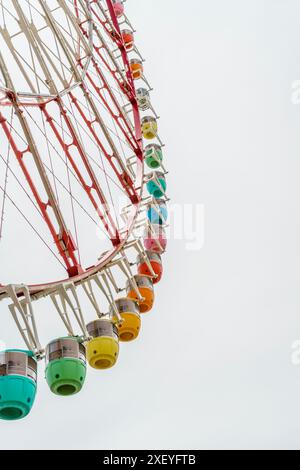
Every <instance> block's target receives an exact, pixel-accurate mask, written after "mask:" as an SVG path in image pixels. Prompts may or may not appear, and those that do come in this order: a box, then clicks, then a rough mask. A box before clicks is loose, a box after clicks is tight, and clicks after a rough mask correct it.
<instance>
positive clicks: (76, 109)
mask: <svg viewBox="0 0 300 470" xmlns="http://www.w3.org/2000/svg"><path fill="white" fill-rule="evenodd" d="M125 6H126V5H125V0H124V1H121V0H93V1H89V0H72V1H65V0H56V1H53V2H51V6H49V3H48V2H46V1H44V0H22V2H21V1H19V0H8V1H5V2H3V1H1V0H0V23H1V24H0V26H1V28H0V40H1V43H0V46H1V47H0V157H1V160H2V166H1V172H0V177H1V178H2V182H1V186H0V188H1V196H2V213H1V228H0V240H1V243H2V238H3V241H4V240H5V225H4V222H5V220H6V212H7V209H6V208H7V207H11V208H12V210H15V214H16V216H17V215H18V217H20V218H21V219H22V221H23V222H24V224H27V225H29V228H30V229H32V230H33V232H34V235H37V236H38V237H39V241H40V242H41V243H42V242H43V243H44V245H45V247H46V248H48V249H49V250H48V252H47V253H48V254H49V256H52V255H53V257H54V258H53V259H55V260H57V261H58V263H60V265H61V266H62V269H63V270H64V272H65V273H66V275H65V276H61V277H58V278H57V279H54V280H53V279H52V280H51V281H46V282H44V280H43V279H42V280H40V282H38V283H32V284H30V283H27V282H25V283H15V282H13V283H11V282H9V283H5V282H4V283H2V284H1V285H0V300H1V301H3V302H6V303H7V304H8V309H9V312H10V314H11V316H12V318H13V320H14V322H15V325H16V326H17V328H18V331H19V333H20V338H21V339H22V341H23V342H24V344H25V346H23V348H22V347H21V348H20V347H18V348H10V349H6V350H3V351H1V352H0V419H3V420H18V419H21V418H24V417H25V416H27V415H28V414H29V412H30V411H31V409H32V406H33V404H34V400H35V396H36V389H37V371H38V363H39V362H40V361H45V378H46V381H47V383H48V385H49V389H50V390H51V392H52V393H54V394H56V395H59V396H70V395H74V394H76V393H78V392H80V390H81V389H82V387H83V386H84V383H85V379H86V374H87V366H88V365H89V366H90V367H92V368H94V369H97V370H103V369H108V368H111V367H113V366H114V365H115V364H116V362H117V360H118V356H119V345H120V342H121V343H122V342H123V343H130V342H132V341H134V340H136V339H137V338H138V337H139V336H140V335H141V330H142V317H143V315H144V314H146V313H148V312H150V311H151V309H152V308H153V305H154V302H155V294H154V290H155V285H156V284H157V283H158V282H160V280H161V279H162V276H163V264H162V255H163V254H164V252H165V250H166V245H167V236H166V228H167V220H168V208H167V202H168V198H167V195H166V190H167V183H166V174H167V171H166V168H165V166H164V160H163V147H164V144H163V142H162V140H161V138H160V136H159V134H158V119H159V116H158V115H157V113H156V111H155V109H154V107H153V106H152V103H151V98H150V94H151V91H152V88H151V85H150V84H149V82H148V80H147V78H146V76H145V74H144V59H143V57H142V55H141V53H140V52H139V50H138V48H137V46H136V43H135V30H134V28H133V26H132V24H131V23H130V21H129V19H128V17H127V15H126V8H125ZM147 142H148V143H147ZM1 147H2V148H1ZM9 181H10V184H9ZM11 188H15V192H14V194H13V193H12V189H11ZM112 188H113V189H112ZM117 191H119V194H121V195H122V197H123V199H124V201H125V202H124V204H123V206H122V207H121V209H120V210H119V212H118V213H117V211H115V210H112V208H111V205H110V204H109V200H110V198H111V200H112V201H113V200H114V199H115V198H117V197H118V194H117ZM19 193H20V194H21V195H23V198H22V197H18V194H19ZM25 196H26V197H25ZM25 199H26V201H27V200H29V202H30V204H31V206H30V207H32V209H33V210H34V214H35V215H36V218H37V219H38V220H39V222H38V223H37V224H36V225H35V222H33V221H31V219H30V216H29V215H28V213H27V214H26V213H25V212H23V209H22V207H21V205H20V201H23V200H25ZM67 199H68V201H70V206H69V208H67V203H66V200H67ZM74 208H75V209H74ZM4 209H6V210H4ZM77 210H78V212H80V214H83V215H82V217H83V216H85V217H87V218H89V219H92V218H96V219H97V220H96V221H95V223H97V224H98V226H99V227H100V230H101V231H103V232H104V234H105V236H106V239H107V241H108V245H107V248H105V249H104V250H103V253H102V254H101V255H100V256H99V255H98V256H97V258H98V259H97V261H96V262H93V263H90V262H89V261H86V263H87V264H85V262H84V260H83V256H80V255H82V253H80V249H79V245H80V244H79V241H78V237H77V234H78V231H80V229H82V230H84V223H83V222H82V220H83V219H82V220H81V219H80V220H81V221H80V222H78V221H76V217H75V215H74V214H75V213H76V211H77ZM90 210H92V211H94V212H93V217H92V216H91V212H90ZM70 214H72V215H73V219H72V218H71V215H70ZM94 214H96V217H95V215H94ZM34 220H35V219H34ZM71 222H72V223H71ZM76 222H77V225H76ZM27 225H26V226H27ZM72 228H73V229H74V228H75V229H77V230H75V233H74V230H72ZM72 232H73V233H72ZM83 233H84V232H83ZM83 238H84V237H83ZM46 248H45V249H46ZM42 299H46V301H47V299H48V302H49V305H50V306H51V308H52V310H53V313H54V314H55V315H54V317H55V319H57V320H58V321H59V322H60V324H61V331H62V334H61V336H60V337H55V338H52V339H51V338H48V339H47V340H46V342H45V343H44V342H41V340H40V331H39V328H38V326H37V324H38V322H37V317H38V313H39V308H40V307H39V305H40V302H41V301H42ZM47 308H48V307H47ZM89 315H90V316H89Z"/></svg>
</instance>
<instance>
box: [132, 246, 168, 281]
mask: <svg viewBox="0 0 300 470" xmlns="http://www.w3.org/2000/svg"><path fill="white" fill-rule="evenodd" d="M146 255H147V257H148V259H149V262H150V265H151V267H152V269H153V271H154V273H155V275H156V277H153V278H152V282H153V284H157V283H158V282H159V281H160V280H161V278H162V275H163V265H162V260H161V256H160V254H159V253H155V252H154V251H146ZM138 273H139V274H140V275H142V276H149V277H151V276H152V273H151V271H150V269H149V266H148V263H147V262H146V261H145V258H144V256H142V255H139V256H138Z"/></svg>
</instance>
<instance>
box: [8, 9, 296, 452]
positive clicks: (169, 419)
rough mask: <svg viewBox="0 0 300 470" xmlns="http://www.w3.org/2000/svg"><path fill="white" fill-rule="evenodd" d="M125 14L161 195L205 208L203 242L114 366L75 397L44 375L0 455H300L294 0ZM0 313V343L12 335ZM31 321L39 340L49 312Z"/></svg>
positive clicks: (183, 251) (173, 250) (168, 272)
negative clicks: (152, 121)
mask: <svg viewBox="0 0 300 470" xmlns="http://www.w3.org/2000/svg"><path fill="white" fill-rule="evenodd" d="M126 9H127V11H128V15H129V17H130V18H131V20H132V22H133V23H134V25H135V26H136V28H137V30H138V32H137V34H136V39H137V42H138V44H139V45H140V48H141V50H142V51H143V54H144V56H145V57H146V58H147V62H146V64H145V70H146V73H147V76H148V78H149V79H150V80H151V82H152V84H153V86H154V92H153V103H154V104H155V106H156V108H157V110H158V111H159V113H160V115H161V121H160V129H161V134H162V136H163V138H164V140H165V142H166V144H167V148H166V152H165V155H166V161H167V166H168V168H169V170H170V175H169V177H168V183H169V195H170V197H172V200H173V202H174V203H182V204H183V203H186V204H187V203H191V204H194V205H196V204H203V205H204V207H205V243H204V246H203V248H202V249H201V250H198V251H189V250H187V248H186V243H185V241H170V243H169V250H168V253H167V254H166V255H165V258H164V262H165V278H164V280H163V281H162V282H161V284H160V285H159V287H158V289H157V302H156V305H155V308H154V310H153V312H152V313H151V314H149V315H148V316H147V318H145V320H144V325H143V333H142V335H141V337H140V339H139V340H138V341H136V342H135V343H132V344H127V345H121V346H122V347H121V355H120V360H119V362H118V365H117V366H116V367H115V368H114V369H112V370H109V371H103V372H101V371H100V372H99V371H98V372H96V371H92V370H89V375H88V380H87V383H86V386H85V388H84V390H83V391H82V393H81V394H80V395H78V396H75V397H72V398H68V399H66V398H58V397H55V396H54V395H51V393H50V392H49V391H48V388H47V385H46V383H45V381H44V379H43V367H42V365H41V366H40V380H39V391H38V396H37V400H36V403H35V407H34V409H33V410H32V413H31V414H30V416H29V417H28V418H27V419H25V420H23V421H21V422H10V423H7V422H1V423H0V443H1V444H0V447H1V448H2V449H14V448H20V449H23V448H42V449H43V448H50V449H53V448H66V449H77V448H78V449H119V448H122V449H138V448H142V449H144V448H148V449H149V448H151V449H166V448H171V449H184V448H186V449H189V448H190V449H191V448H205V449H211V448H212V449H214V448H226V449H228V448H295V449H299V448H300V437H299V436H300V407H299V392H300V366H296V365H293V364H292V361H291V353H292V344H293V343H294V341H295V340H298V339H300V315H299V307H300V289H299V265H300V243H299V240H300V225H299V208H300V202H299V201H300V189H299V170H300V166H299V155H300V105H298V106H297V105H295V104H292V102H291V87H292V83H293V82H294V81H295V80H297V79H298V80H300V32H299V31H300V29H299V21H300V20H299V18H300V4H299V1H298V0H226V1H224V0H210V1H207V0H189V1H186V2H184V1H181V0H163V1H161V0H150V1H148V2H146V3H145V2H141V1H140V0H128V1H127V2H126ZM5 262H6V263H8V262H9V260H5ZM5 262H3V260H2V261H1V269H5ZM1 314H2V315H3V319H1V333H0V337H1V338H3V339H4V340H5V341H12V340H13V339H14V337H15V338H16V340H17V338H18V337H17V334H16V332H15V328H14V326H13V324H12V322H11V321H10V320H9V319H8V314H7V313H6V309H4V308H3V309H1ZM39 316H40V317H41V318H42V321H43V324H44V328H45V330H46V329H47V327H48V325H51V321H50V319H49V312H48V310H47V307H46V305H44V307H43V310H42V311H40V312H39ZM54 335H55V333H54Z"/></svg>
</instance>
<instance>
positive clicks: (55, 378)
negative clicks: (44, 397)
mask: <svg viewBox="0 0 300 470" xmlns="http://www.w3.org/2000/svg"><path fill="white" fill-rule="evenodd" d="M85 356H86V352H85V347H84V345H83V344H81V343H79V341H78V339H77V338H72V337H68V338H60V339H56V340H54V341H52V342H51V343H49V344H48V346H47V348H46V380H47V383H48V385H49V387H50V390H51V392H53V393H54V394H55V395H61V396H68V395H75V394H76V393H78V392H80V390H81V389H82V386H83V384H84V381H85V376H86V357H85Z"/></svg>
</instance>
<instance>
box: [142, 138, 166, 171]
mask: <svg viewBox="0 0 300 470" xmlns="http://www.w3.org/2000/svg"><path fill="white" fill-rule="evenodd" d="M144 159H145V162H146V165H147V166H148V167H149V168H151V169H152V170H155V169H156V168H159V167H160V166H161V163H162V160H163V152H162V149H161V146H160V145H158V144H148V145H146V147H145V150H144Z"/></svg>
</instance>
